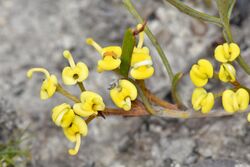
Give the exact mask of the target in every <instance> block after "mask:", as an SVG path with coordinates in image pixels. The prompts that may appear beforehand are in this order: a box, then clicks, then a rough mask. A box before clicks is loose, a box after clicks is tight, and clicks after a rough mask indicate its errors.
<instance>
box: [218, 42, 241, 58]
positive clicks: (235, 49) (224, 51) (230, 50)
mask: <svg viewBox="0 0 250 167" xmlns="http://www.w3.org/2000/svg"><path fill="white" fill-rule="evenodd" d="M239 55H240V48H239V46H238V45H237V44H236V43H230V44H228V43H224V44H223V45H219V46H217V47H216V48H215V51H214V56H215V59H216V60H217V61H219V62H222V63H226V62H228V61H234V60H235V59H236V58H237V57H238V56H239Z"/></svg>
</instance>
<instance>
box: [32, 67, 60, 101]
mask: <svg viewBox="0 0 250 167" xmlns="http://www.w3.org/2000/svg"><path fill="white" fill-rule="evenodd" d="M33 72H41V73H44V75H45V77H46V79H45V80H44V81H43V83H42V86H41V91H40V98H41V99H42V100H45V99H48V98H50V97H51V96H53V95H54V93H55V92H56V88H57V84H58V82H57V78H56V76H55V75H50V74H49V72H48V71H47V70H46V69H44V68H31V69H30V70H29V71H28V72H27V77H28V78H31V77H32V75H33Z"/></svg>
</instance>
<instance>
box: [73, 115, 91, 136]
mask: <svg viewBox="0 0 250 167" xmlns="http://www.w3.org/2000/svg"><path fill="white" fill-rule="evenodd" d="M73 124H74V125H76V126H77V127H78V130H79V133H80V134H81V135H82V136H87V134H88V126H87V124H86V122H85V121H84V120H83V119H82V118H81V117H79V116H77V115H76V116H75V119H74V121H73Z"/></svg>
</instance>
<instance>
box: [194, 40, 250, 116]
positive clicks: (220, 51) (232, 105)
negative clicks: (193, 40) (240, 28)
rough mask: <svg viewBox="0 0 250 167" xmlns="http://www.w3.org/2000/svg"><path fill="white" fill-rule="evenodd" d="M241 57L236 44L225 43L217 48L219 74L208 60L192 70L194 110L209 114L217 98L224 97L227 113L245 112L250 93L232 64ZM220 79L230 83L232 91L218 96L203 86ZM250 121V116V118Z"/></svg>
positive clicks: (215, 53) (200, 61) (226, 91)
mask: <svg viewBox="0 0 250 167" xmlns="http://www.w3.org/2000/svg"><path fill="white" fill-rule="evenodd" d="M239 55H240V48H239V46H238V45H237V44H235V43H230V44H228V43H225V44H223V45H219V46H217V47H216V49H215V51H214V57H215V59H216V60H217V61H218V62H220V63H221V65H220V69H219V73H216V72H214V68H213V65H212V64H211V63H210V62H209V61H208V60H206V59H200V60H199V61H198V63H197V64H195V65H193V66H192V68H191V70H190V79H191V81H192V82H193V84H194V85H195V86H196V87H197V88H195V90H194V92H193V95H192V105H193V108H194V110H197V111H198V110H201V112H202V113H208V112H210V111H211V109H212V108H213V106H214V101H215V98H216V97H219V96H222V105H223V107H224V109H225V111H226V112H228V113H235V112H237V111H244V110H246V109H247V107H248V105H249V92H248V90H246V89H245V88H244V86H242V85H241V84H240V83H239V82H238V81H237V79H236V70H235V68H234V66H233V64H232V62H233V61H234V60H235V59H236V58H237V57H238V56H239ZM212 78H218V79H219V80H220V81H222V82H225V83H230V84H231V85H233V86H234V88H232V89H228V90H225V91H224V92H223V93H222V94H219V95H216V94H214V93H212V92H207V91H206V90H205V89H204V88H203V86H205V85H206V84H207V83H208V80H209V79H212ZM249 120H250V116H249Z"/></svg>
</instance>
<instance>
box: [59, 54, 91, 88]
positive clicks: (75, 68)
mask: <svg viewBox="0 0 250 167" xmlns="http://www.w3.org/2000/svg"><path fill="white" fill-rule="evenodd" d="M63 55H64V57H65V58H66V59H68V61H69V64H70V67H65V68H64V69H63V71H62V79H63V82H64V84H66V85H74V84H76V83H77V82H82V81H84V80H85V79H86V78H87V77H88V74H89V70H88V67H87V66H86V65H85V64H84V63H82V62H79V63H77V64H75V62H74V59H73V57H72V55H71V53H70V52H69V51H67V50H66V51H64V52H63Z"/></svg>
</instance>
